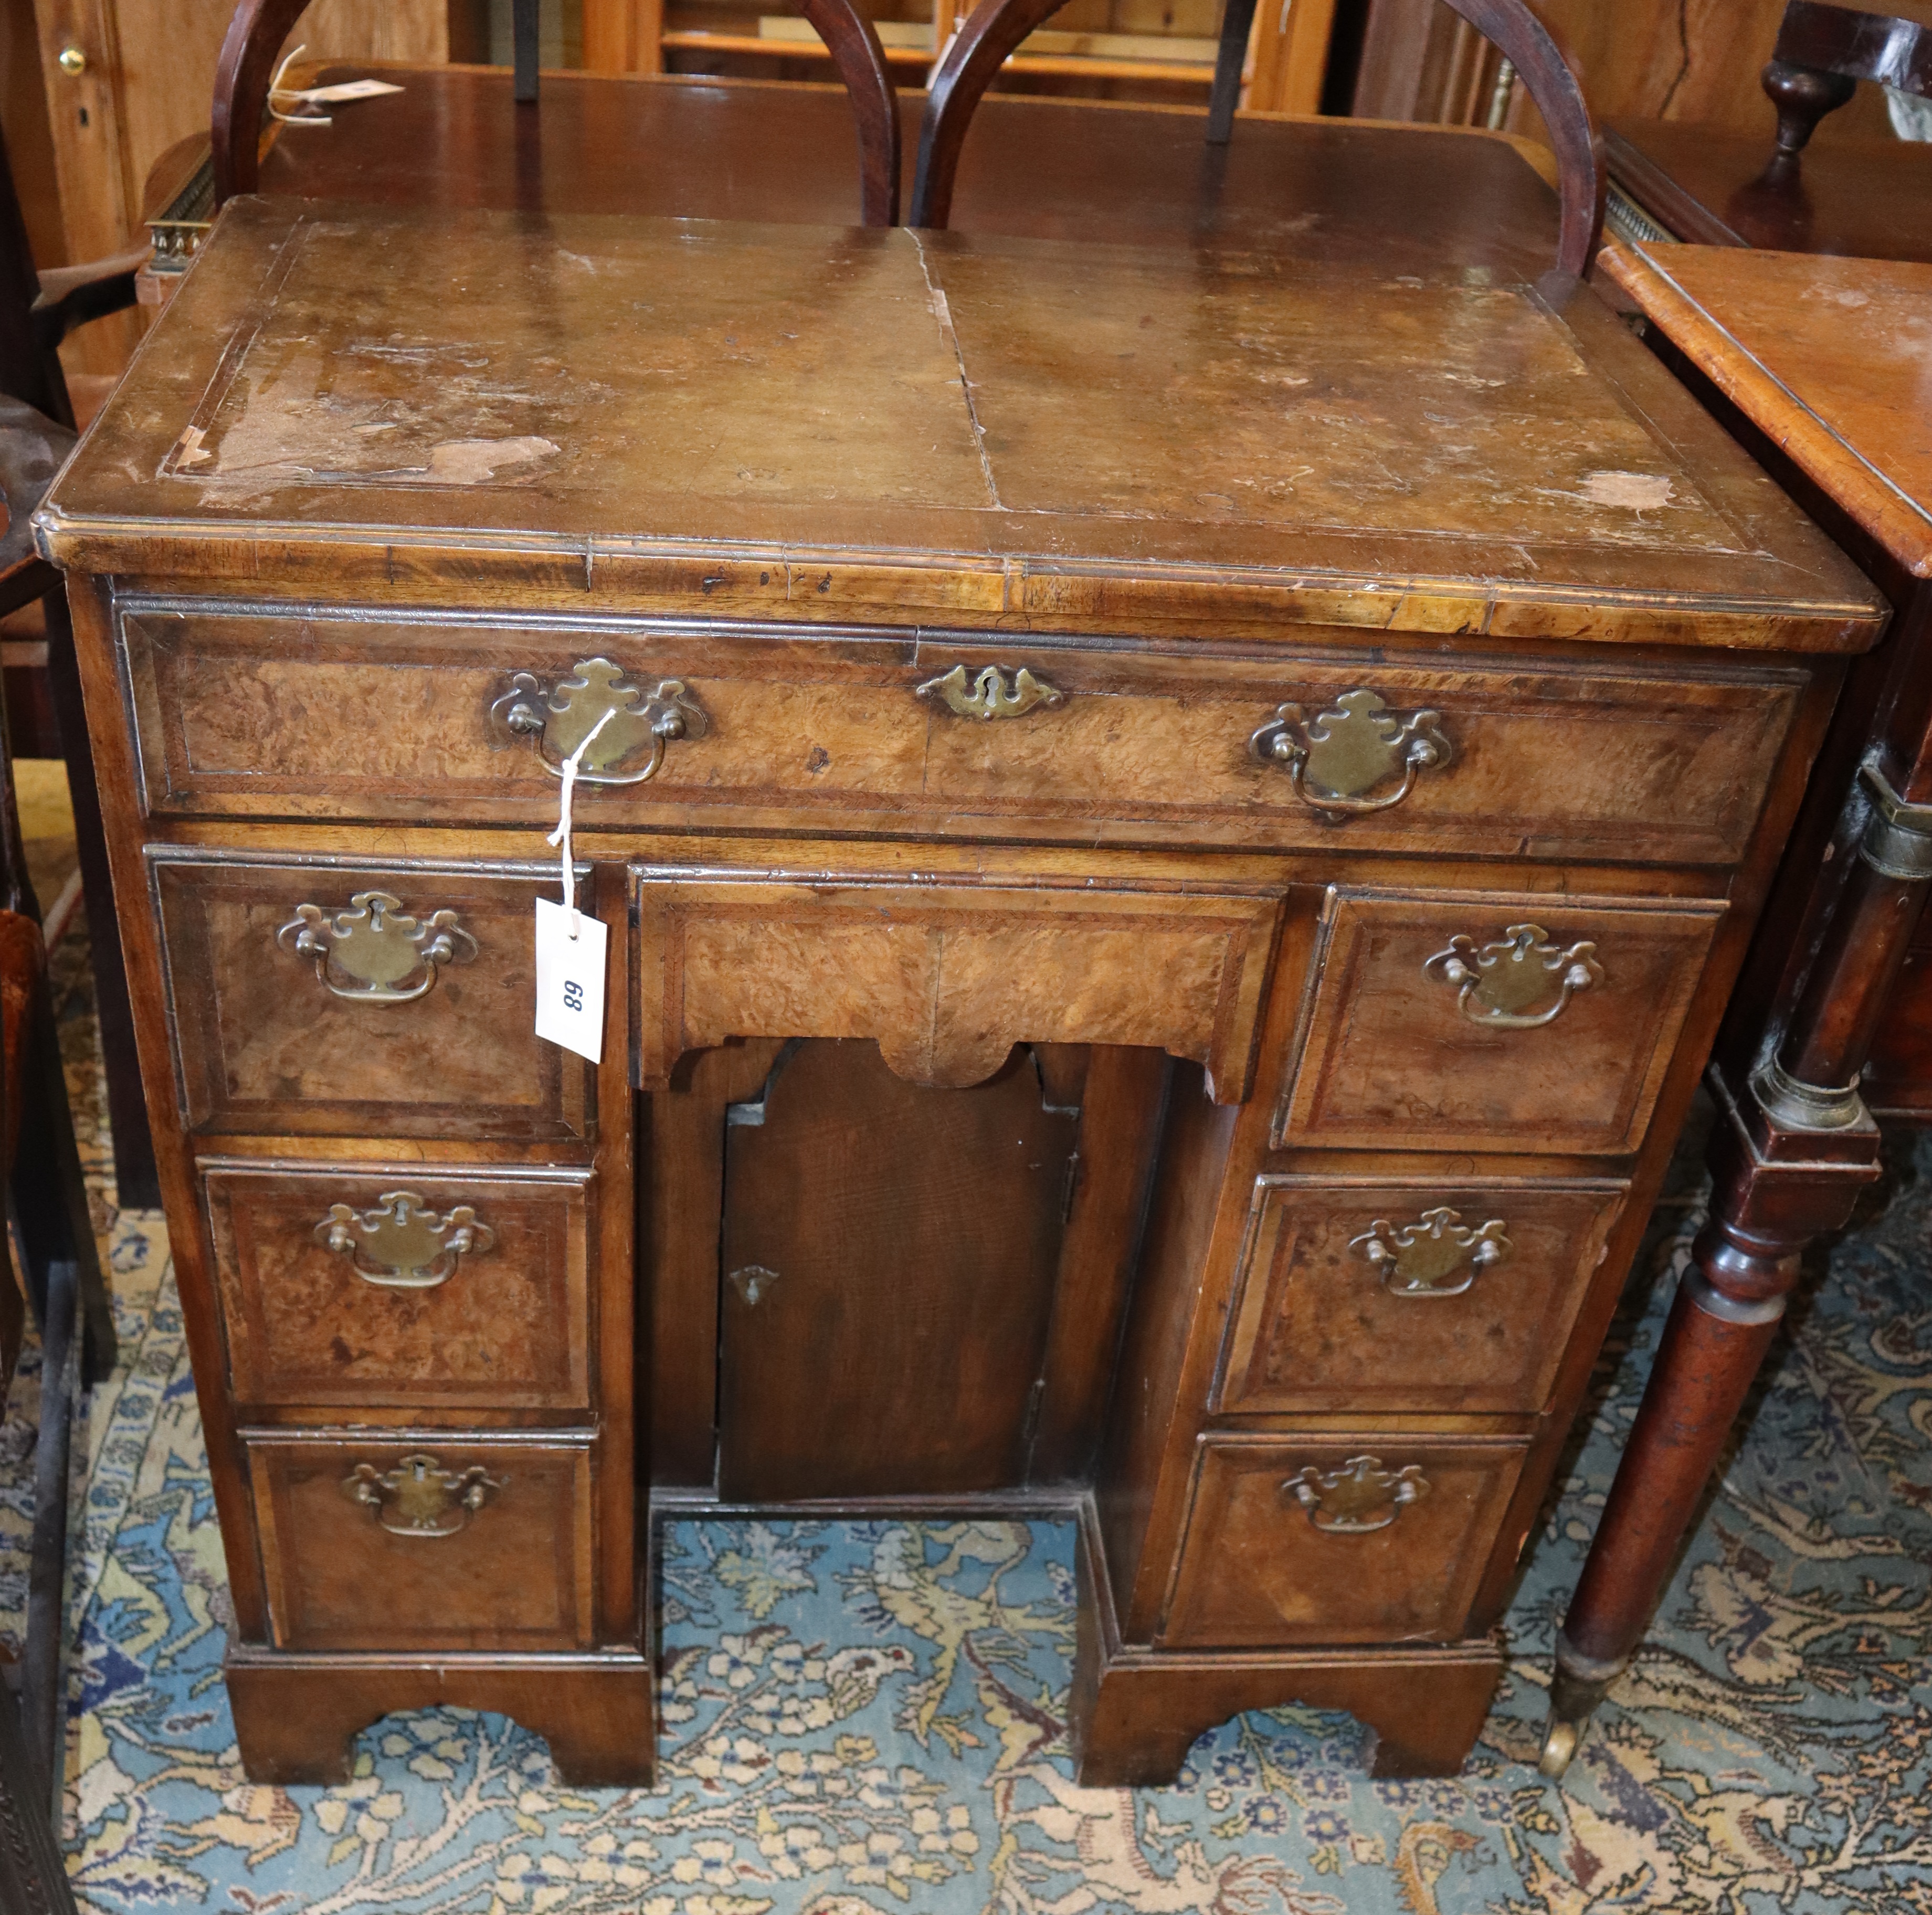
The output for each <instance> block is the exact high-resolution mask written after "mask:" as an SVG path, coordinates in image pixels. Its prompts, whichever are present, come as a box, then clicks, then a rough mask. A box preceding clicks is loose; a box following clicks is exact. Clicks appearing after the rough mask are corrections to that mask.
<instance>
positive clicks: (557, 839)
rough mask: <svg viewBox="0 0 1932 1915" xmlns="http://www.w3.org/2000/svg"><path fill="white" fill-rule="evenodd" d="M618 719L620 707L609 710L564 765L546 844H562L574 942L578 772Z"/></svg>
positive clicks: (567, 899) (605, 711) (564, 888)
mask: <svg viewBox="0 0 1932 1915" xmlns="http://www.w3.org/2000/svg"><path fill="white" fill-rule="evenodd" d="M616 715H617V708H616V706H614V705H612V706H607V708H606V709H605V710H604V715H603V717H601V718H599V719H598V721H597V722H596V723H595V724H594V725H592V727H590V730H589V733H587V734H586V736H585V738H584V740H583V743H582V744H581V745H579V746H578V747H577V749H576V750H575V751H573V752H572V753H571V754H570V756H569V757H568V758H566V759H565V760H564V761H563V802H562V804H561V805H559V808H558V811H557V820H556V830H555V831H553V832H551V833H550V836H549V837H548V838H546V839H545V840H544V843H545V844H560V845H562V847H563V851H562V863H563V901H564V904H565V906H566V907H568V910H569V912H570V934H571V937H573V938H574V937H576V935H577V874H576V872H575V871H574V870H573V869H572V866H573V865H574V863H575V862H576V861H575V860H574V859H573V858H572V857H571V855H570V794H571V792H573V791H574V790H576V788H577V766H580V764H582V763H583V754H584V753H585V752H586V751H589V749H590V748H591V745H592V743H594V742H595V739H596V736H597V734H598V733H599V732H600V731H601V730H603V729H604V727H605V726H606V725H607V724H609V723H610V721H611V720H612V719H613V718H615V717H616Z"/></svg>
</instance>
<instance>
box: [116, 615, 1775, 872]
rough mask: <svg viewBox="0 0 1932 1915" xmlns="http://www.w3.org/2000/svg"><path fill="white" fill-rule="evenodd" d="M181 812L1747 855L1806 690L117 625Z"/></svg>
mask: <svg viewBox="0 0 1932 1915" xmlns="http://www.w3.org/2000/svg"><path fill="white" fill-rule="evenodd" d="M118 636H119V639H120V649H121V663H122V669H123V670H124V673H126V675H127V681H128V685H129V690H130V697H131V703H132V706H133V711H134V712H135V715H136V723H137V725H138V728H139V739H140V755H141V767H142V781H143V787H144V791H145V799H146V802H147V805H148V809H149V811H150V812H151V814H154V815H156V816H160V817H167V816H174V817H195V816H245V817H329V818H331V819H342V818H353V819H365V820H386V819H395V820H447V821H451V822H461V823H505V824H508V823H518V824H523V823H529V824H534V823H547V822H550V821H552V820H554V818H555V816H556V800H557V769H558V767H559V764H560V763H561V762H562V759H563V758H564V757H565V756H566V755H568V754H569V753H570V752H571V751H572V750H574V748H575V747H576V746H577V745H579V744H580V743H582V742H583V741H584V739H585V738H586V736H587V735H588V734H589V732H590V731H591V730H592V728H593V727H595V724H596V723H597V721H598V719H599V718H601V717H602V716H603V715H604V714H605V713H606V712H609V713H610V715H611V716H610V719H609V721H608V722H607V723H606V724H605V725H604V728H603V730H602V731H601V733H599V734H598V736H597V738H596V739H595V740H594V741H593V742H592V744H591V745H590V747H589V750H588V751H587V752H586V757H585V761H584V766H583V772H582V775H581V781H580V784H579V787H578V792H579V796H578V804H579V807H580V811H579V816H580V817H581V818H582V819H583V820H584V822H585V823H590V824H612V825H623V824H645V825H648V824H664V823H673V822H682V823H688V821H689V820H690V819H691V816H692V814H693V812H694V811H700V812H702V813H703V814H705V816H706V822H707V823H710V824H712V825H713V826H720V827H728V826H730V825H731V824H733V823H745V824H748V825H759V824H769V823H771V822H772V819H773V817H774V814H783V815H784V818H785V819H786V820H787V821H788V822H790V823H793V824H794V825H796V824H797V823H805V822H810V823H812V824H814V825H815V826H817V827H818V828H820V829H833V830H836V829H868V830H880V829H883V830H888V831H890V830H895V829H903V830H906V831H909V832H918V833H920V834H922V835H929V834H941V835H960V836H974V835H1004V836H1010V835H1012V833H1013V832H1014V831H1015V830H1016V829H1025V830H1026V831H1027V832H1028V833H1029V834H1030V835H1044V836H1049V837H1067V838H1079V839H1080V840H1081V841H1085V842H1090V843H1091V842H1092V841H1094V839H1095V838H1097V837H1100V838H1111V839H1112V840H1113V841H1117V842H1136V841H1139V842H1170V843H1172V842H1178V843H1198V844H1209V845H1214V844H1227V845H1239V846H1241V847H1247V848H1280V849H1300V848H1310V847H1338V846H1339V847H1346V848H1350V849H1358V850H1377V849H1383V850H1418V851H1422V850H1427V851H1440V852H1450V853H1458V852H1460V853H1480V854H1487V855H1495V854H1496V853H1499V852H1503V853H1511V854H1514V855H1521V856H1542V857H1556V856H1579V857H1591V858H1602V859H1629V860H1640V861H1675V862H1686V863H1711V864H1724V863H1729V862H1732V861H1733V860H1734V859H1736V858H1737V857H1738V856H1739V855H1740V853H1742V849H1743V847H1744V845H1745V841H1746V839H1747V838H1748V835H1749V832H1750V831H1751V826H1752V825H1753V824H1754V822H1755V820H1756V819H1757V814H1758V811H1759V808H1760V805H1761V804H1762V802H1763V796H1764V793H1765V791H1766V787H1767V785H1768V784H1769V779H1770V777H1771V775H1772V769H1773V767H1774V766H1775V763H1776V760H1777V757H1778V751H1779V749H1780V748H1781V745H1782V744H1783V742H1784V737H1785V735H1786V733H1787V730H1788V728H1789V727H1790V723H1791V721H1792V717H1793V712H1794V711H1795V709H1796V704H1797V700H1798V698H1799V693H1800V691H1801V689H1802V678H1801V676H1800V675H1799V674H1798V673H1792V672H1787V671H1784V670H1779V669H1778V668H1775V667H1724V666H1709V667H1705V668H1704V669H1703V670H1701V671H1694V672H1679V671H1674V670H1673V671H1670V672H1665V671H1664V670H1635V669H1631V668H1628V667H1625V668H1615V669H1606V670H1601V671H1587V672H1586V671H1577V670H1571V671H1561V670H1550V669H1549V668H1548V667H1547V664H1535V665H1532V664H1524V663H1521V662H1519V663H1516V664H1509V663H1500V664H1499V663H1497V662H1496V661H1490V660H1478V659H1475V658H1467V657H1459V656H1457V655H1454V654H1447V655H1445V654H1436V653H1432V654H1429V655H1423V656H1418V655H1414V654H1410V655H1400V654H1398V655H1393V656H1387V655H1378V654H1376V653H1374V652H1355V653H1352V654H1351V653H1349V652H1342V653H1340V654H1337V653H1333V652H1324V653H1322V654H1321V655H1319V656H1317V655H1307V654H1300V655H1298V654H1292V653H1283V652H1271V651H1261V650H1258V649H1254V648H1252V647H1247V648H1242V647H1236V646H1228V645H1220V644H1216V643H1214V642H1212V641H1210V640H1202V641H1199V642H1197V643H1191V644H1190V645H1188V646H1186V647H1185V648H1181V647H1178V646H1169V647H1168V648H1166V649H1161V648H1158V647H1155V646H1148V645H1146V644H1142V643H1136V644H1132V645H1129V644H1122V645H1120V646H1103V645H1100V644H1097V643H1093V642H1091V641H1088V642H1083V643H1078V644H1076V643H1041V642H1040V641H1038V640H1029V641H1028V642H1025V643H1018V642H1009V641H1007V640H1004V639H996V640H990V641H982V640H977V639H968V638H965V637H960V636H955V637H953V638H951V639H950V640H934V639H932V638H930V637H925V636H922V635H920V634H911V633H907V634H896V635H892V636H887V637H880V636H877V635H876V634H858V633H856V632H854V633H844V634H826V633H824V632H822V631H821V632H814V633H812V634H809V635H805V634H800V633H799V632H798V631H796V630H795V629H794V630H793V631H790V632H788V633H781V632H779V631H777V630H776V629H775V628H765V629H763V631H760V629H758V628H751V627H744V626H736V627H731V626H724V627H718V626H702V625H688V624H687V625H669V624H655V625H629V626H627V627H615V626H611V625H598V626H595V627H587V626H586V625H583V624H578V625H575V626H571V625H563V624H561V623H556V624H542V623H535V622H532V623H529V624H526V625H516V626H511V625H504V624H502V622H499V621H496V620H487V621H486V620H481V619H460V618H455V617H450V618H445V619H416V618H410V617H403V616H397V615H395V614H394V613H389V614H386V615H380V614H373V615H360V614H357V613H353V612H347V611H345V612H341V613H315V612H313V611H309V610H304V611H302V612H295V611H286V612H284V611H279V610H260V609H258V610H239V611H237V610H224V609H220V608H217V607H208V606H206V605H199V606H197V605H184V604H179V603H178V602H175V601H166V600H158V599H134V600H131V601H127V602H124V604H122V605H121V608H120V611H119V618H118Z"/></svg>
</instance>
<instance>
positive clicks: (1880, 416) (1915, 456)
mask: <svg viewBox="0 0 1932 1915" xmlns="http://www.w3.org/2000/svg"><path fill="white" fill-rule="evenodd" d="M1603 267H1604V271H1606V272H1607V273H1608V274H1610V277H1612V278H1613V279H1615V280H1616V282H1617V283H1618V284H1619V285H1620V286H1623V287H1624V288H1625V290H1626V291H1628V292H1629V294H1630V295H1631V298H1633V299H1634V300H1635V301H1637V304H1638V305H1639V306H1640V307H1642V309H1643V311H1644V312H1645V313H1646V315H1647V316H1649V318H1651V319H1652V320H1654V321H1655V322H1656V323H1657V325H1658V326H1660V327H1661V328H1662V329H1663V330H1664V332H1665V333H1666V334H1667V335H1668V336H1669V337H1670V339H1671V340H1673V343H1676V345H1677V346H1679V347H1680V348H1681V349H1682V350H1683V352H1685V354H1686V355H1688V357H1689V358H1690V359H1691V361H1692V363H1693V364H1695V365H1696V366H1697V367H1698V368H1699V369H1700V370H1701V371H1702V372H1703V373H1705V374H1706V376H1708V377H1709V379H1711V380H1712V382H1714V383H1715V385H1717V387H1718V389H1719V390H1720V391H1722V392H1723V393H1724V394H1725V395H1726V396H1727V397H1728V398H1730V400H1732V401H1733V403H1735V404H1736V406H1738V407H1739V409H1740V410H1741V411H1742V412H1744V414H1745V416H1746V417H1747V418H1749V419H1750V420H1751V422H1752V423H1753V424H1754V425H1756V426H1757V427H1758V428H1759V429H1760V430H1761V431H1763V433H1766V436H1768V437H1769V438H1770V439H1772V440H1774V441H1775V442H1776V443H1777V444H1778V445H1780V446H1781V447H1782V448H1783V449H1784V451H1786V452H1787V453H1788V454H1790V457H1792V458H1793V460H1795V461H1796V463H1797V464H1798V466H1799V469H1801V470H1802V471H1803V472H1805V473H1806V474H1807V475H1808V476H1809V477H1810V478H1811V479H1813V480H1814V481H1816V483H1817V484H1818V485H1819V486H1820V487H1822V488H1823V490H1825V491H1826V493H1828V494H1829V496H1831V497H1832V499H1835V501H1836V502H1838V504H1839V505H1842V506H1843V508H1845V510H1846V511H1847V512H1849V514H1851V516H1852V517H1853V518H1854V519H1855V520H1856V521H1857V522H1858V524H1860V525H1861V526H1863V527H1864V529H1865V530H1866V531H1867V532H1869V533H1870V534H1871V535H1872V536H1873V538H1875V539H1876V540H1877V541H1878V542H1879V544H1881V545H1882V546H1883V547H1885V550H1887V551H1888V552H1889V553H1891V555H1892V556H1893V557H1894V558H1895V559H1897V560H1898V561H1899V562H1900V564H1902V565H1905V566H1906V568H1908V569H1909V571H1911V572H1912V574H1914V575H1915V577H1919V578H1927V577H1932V265H1922V264H1916V263H1913V262H1909V261H1901V260H1883V259H1823V258H1820V257H1818V256H1815V255H1814V254H1811V253H1763V252H1743V251H1740V250H1737V249H1736V248H1735V247H1704V246H1658V247H1635V246H1632V247H1607V248H1606V249H1605V250H1604V254H1603Z"/></svg>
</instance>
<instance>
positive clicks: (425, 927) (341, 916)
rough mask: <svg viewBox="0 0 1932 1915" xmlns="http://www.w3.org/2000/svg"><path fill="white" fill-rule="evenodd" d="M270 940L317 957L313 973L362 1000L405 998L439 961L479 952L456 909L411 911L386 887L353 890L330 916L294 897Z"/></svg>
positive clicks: (430, 977)
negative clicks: (291, 912)
mask: <svg viewBox="0 0 1932 1915" xmlns="http://www.w3.org/2000/svg"><path fill="white" fill-rule="evenodd" d="M275 942H276V943H278V944H279V945H280V946H281V947H282V949H284V951H293V952H295V954H296V955H297V956H298V957H312V958H314V960H315V974H316V975H317V977H318V978H320V979H321V980H322V981H323V983H324V984H326V985H327V986H328V987H329V989H330V990H332V991H333V992H334V993H335V995H336V996H338V997H350V998H353V999H356V1002H359V1003H363V1004H407V1003H408V1002H410V1000H411V999H413V998H418V997H420V996H422V995H423V993H425V991H427V990H428V989H429V988H430V987H431V985H433V984H434V983H435V982H436V971H437V966H438V965H439V964H466V963H469V960H471V959H472V957H475V955H476V940H475V939H474V938H473V937H471V936H470V935H469V933H468V932H467V931H465V930H464V929H463V928H462V926H461V925H459V924H458V922H456V913H455V912H454V911H437V912H435V913H432V914H431V916H429V917H428V918H426V919H417V918H413V917H411V916H410V915H409V914H408V913H407V912H406V911H405V910H404V909H403V907H402V905H401V902H400V901H398V899H396V898H392V897H391V896H390V895H389V893H388V892H386V891H359V892H356V895H354V896H353V898H350V901H349V909H348V910H346V911H338V912H336V913H335V914H334V915H333V916H332V915H331V914H330V913H328V912H326V911H325V910H323V908H322V907H321V906H320V904H298V905H297V906H296V914H295V916H293V918H291V919H290V920H289V922H287V924H285V925H284V926H283V927H282V928H281V930H280V931H278V932H276V934H275ZM338 978H349V979H350V983H349V984H346V985H345V984H341V983H338V981H337V980H338Z"/></svg>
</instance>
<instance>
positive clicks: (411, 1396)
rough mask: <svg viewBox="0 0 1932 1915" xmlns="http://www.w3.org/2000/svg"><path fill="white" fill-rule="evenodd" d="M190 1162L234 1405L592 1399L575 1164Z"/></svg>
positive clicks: (494, 1405) (583, 1189)
mask: <svg viewBox="0 0 1932 1915" xmlns="http://www.w3.org/2000/svg"><path fill="white" fill-rule="evenodd" d="M202 1168H203V1171H204V1173H205V1174H204V1177H203V1182H202V1188H203V1191H204V1192H205V1200H206V1203H207V1208H208V1228H209V1231H210V1233H211V1237H212V1239H213V1242H214V1266H215V1271H216V1275H217V1281H218V1282H219V1284H220V1290H221V1308H222V1318H223V1326H224V1328H225V1329H226V1333H227V1338H228V1359H229V1370H230V1373H231V1375H232V1377H233V1385H234V1394H235V1398H236V1401H237V1402H238V1403H239V1404H242V1405H244V1406H248V1405H251V1404H260V1405H263V1406H267V1405H275V1406H278V1407H291V1406H298V1405H312V1406H314V1407H316V1408H317V1409H328V1408H330V1407H334V1406H335V1405H338V1404H341V1405H354V1404H363V1405H383V1404H395V1405H401V1404H411V1405H420V1406H430V1405H434V1406H437V1407H449V1408H453V1409H463V1408H469V1409H495V1410H582V1409H584V1408H586V1407H588V1406H589V1401H590V1388H589V1368H590V1359H589V1341H590V1338H589V1270H588V1266H589V1209H590V1203H589V1196H590V1193H589V1183H590V1173H589V1171H588V1170H584V1171H580V1172H578V1173H575V1174H574V1175H572V1174H571V1173H545V1174H544V1175H541V1176H535V1175H530V1174H527V1173H526V1174H521V1175H520V1174H518V1173H517V1172H516V1171H514V1170H501V1169H499V1170H492V1171H491V1172H490V1173H488V1174H487V1176H452V1175H450V1174H449V1173H446V1172H445V1173H438V1174H435V1175H429V1176H425V1174H424V1173H423V1167H422V1166H421V1165H416V1166H413V1167H410V1168H408V1169H397V1170H377V1171H374V1172H371V1171H370V1170H368V1169H367V1168H366V1167H364V1166H362V1165H361V1164H338V1165H334V1166H324V1165H317V1166H316V1167H314V1169H312V1170H290V1169H286V1168H278V1169H275V1170H256V1169H253V1168H251V1167H248V1166H246V1165H243V1164H233V1165H223V1164H203V1166H202Z"/></svg>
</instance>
